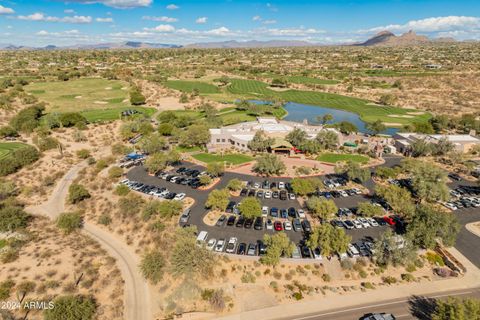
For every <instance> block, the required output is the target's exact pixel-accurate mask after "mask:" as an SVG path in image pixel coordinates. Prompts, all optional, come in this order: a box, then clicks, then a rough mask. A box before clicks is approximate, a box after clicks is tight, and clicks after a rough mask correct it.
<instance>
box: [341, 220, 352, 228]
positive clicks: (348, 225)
mask: <svg viewBox="0 0 480 320" xmlns="http://www.w3.org/2000/svg"><path fill="white" fill-rule="evenodd" d="M343 226H344V227H345V229H347V230H352V229H353V228H355V225H354V224H353V222H352V221H350V220H345V221H343Z"/></svg>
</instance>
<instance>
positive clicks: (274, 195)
mask: <svg viewBox="0 0 480 320" xmlns="http://www.w3.org/2000/svg"><path fill="white" fill-rule="evenodd" d="M278 197H279V192H278V191H273V192H272V198H273V199H278Z"/></svg>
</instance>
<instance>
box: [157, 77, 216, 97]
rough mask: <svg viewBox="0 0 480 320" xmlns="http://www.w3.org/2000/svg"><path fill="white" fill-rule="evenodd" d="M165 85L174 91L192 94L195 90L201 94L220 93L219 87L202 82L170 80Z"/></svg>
mask: <svg viewBox="0 0 480 320" xmlns="http://www.w3.org/2000/svg"><path fill="white" fill-rule="evenodd" d="M165 85H166V86H167V87H168V88H170V89H174V90H178V91H182V92H187V93H191V92H193V90H195V89H196V90H198V93H200V94H212V93H219V92H220V91H219V89H218V88H217V86H214V85H213V84H209V83H205V82H200V81H183V80H169V81H167V82H166V83H165Z"/></svg>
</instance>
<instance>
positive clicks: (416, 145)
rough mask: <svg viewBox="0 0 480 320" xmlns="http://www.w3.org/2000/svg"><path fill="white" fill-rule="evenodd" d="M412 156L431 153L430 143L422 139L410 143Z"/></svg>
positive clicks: (422, 155)
mask: <svg viewBox="0 0 480 320" xmlns="http://www.w3.org/2000/svg"><path fill="white" fill-rule="evenodd" d="M410 149H411V152H412V156H413V157H424V156H428V155H429V154H430V153H432V144H431V143H429V142H427V141H426V140H424V139H417V140H415V141H413V142H412V143H410Z"/></svg>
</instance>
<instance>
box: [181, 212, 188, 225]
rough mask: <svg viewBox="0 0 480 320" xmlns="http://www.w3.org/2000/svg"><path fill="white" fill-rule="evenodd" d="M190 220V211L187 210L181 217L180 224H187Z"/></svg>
mask: <svg viewBox="0 0 480 320" xmlns="http://www.w3.org/2000/svg"><path fill="white" fill-rule="evenodd" d="M189 219H190V209H187V210H185V211H184V212H183V213H182V215H181V217H180V223H187V222H188V220H189Z"/></svg>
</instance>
